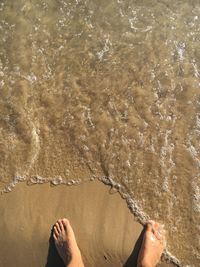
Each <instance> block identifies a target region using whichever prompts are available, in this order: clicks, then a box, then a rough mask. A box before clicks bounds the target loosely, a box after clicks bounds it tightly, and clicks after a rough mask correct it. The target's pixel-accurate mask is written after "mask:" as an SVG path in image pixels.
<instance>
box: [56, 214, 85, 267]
mask: <svg viewBox="0 0 200 267" xmlns="http://www.w3.org/2000/svg"><path fill="white" fill-rule="evenodd" d="M53 237H54V240H55V245H56V248H57V251H58V253H59V255H60V257H61V258H62V260H63V261H64V263H65V266H68V267H84V264H83V261H82V257H81V253H80V250H79V248H78V245H77V243H76V239H75V235H74V231H73V229H72V227H71V225H70V223H69V221H68V220H67V219H62V220H58V221H57V222H56V224H55V226H54V231H53Z"/></svg>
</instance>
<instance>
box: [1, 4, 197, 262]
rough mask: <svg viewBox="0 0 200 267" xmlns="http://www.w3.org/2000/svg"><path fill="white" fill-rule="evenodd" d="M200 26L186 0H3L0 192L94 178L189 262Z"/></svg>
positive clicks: (193, 258) (192, 255)
mask: <svg viewBox="0 0 200 267" xmlns="http://www.w3.org/2000/svg"><path fill="white" fill-rule="evenodd" d="M199 24H200V3H199V1H191V0H183V1H178V0H174V1H170V0H162V1H153V0H142V1H128V0H125V1H120V0H116V1H114V0H111V1H109V3H108V2H107V1H103V0H102V1H101V0H98V1H97V0H85V1H81V0H76V1H75V0H74V1H64V0H58V1H55V0H49V1H39V0H34V1H23V0H17V1H14V2H13V1H11V0H7V1H6V0H3V1H1V3H0V32H1V39H0V56H1V57H0V190H1V192H2V193H3V195H2V196H0V197H3V196H4V195H5V193H6V192H9V194H13V193H14V192H12V191H15V190H16V189H17V188H15V187H18V186H19V185H18V183H20V182H23V183H26V184H27V186H28V185H32V184H42V183H51V184H52V185H61V184H62V185H66V186H67V185H77V186H79V184H81V183H87V182H88V181H91V183H92V182H93V180H95V179H96V180H97V179H98V180H100V181H102V182H103V183H104V184H107V185H110V186H112V188H113V190H114V191H118V192H119V193H120V194H121V196H122V197H123V198H124V199H125V201H126V202H127V203H128V206H129V208H130V210H131V211H132V212H133V213H134V215H135V216H136V217H137V218H138V220H139V221H140V222H141V223H145V222H146V220H148V219H149V218H152V219H155V220H158V221H160V222H162V223H164V224H165V226H166V228H167V233H168V236H167V239H168V243H167V250H168V252H169V253H171V254H170V255H172V256H174V257H175V258H173V257H172V259H177V262H178V264H179V266H186V265H187V266H190V267H198V266H199V263H200V254H199V251H200V242H199V240H200V227H199V219H200V177H199V167H200V145H199V144H200V142H199V141H200V140H199V139H200V91H199V90H200V88H199V87H200V70H199V66H200V50H199V38H200V31H199ZM40 186H42V185H40ZM80 186H81V185H80ZM58 187H59V186H58ZM25 188H26V187H25ZM24 190H26V189H24ZM27 190H28V189H27ZM30 197H31V195H30ZM0 203H4V202H3V201H1V202H0ZM0 205H1V204H0ZM2 205H3V204H2ZM15 205H22V206H23V204H22V203H20V204H19V203H18V204H17V203H13V208H14V206H15ZM4 208H5V207H4ZM127 209H128V207H127ZM98 212H101V213H102V214H103V213H104V211H103V210H99V211H98ZM2 216H3V215H2ZM66 216H67V215H64V217H66ZM59 217H60V216H59ZM124 230H125V229H124Z"/></svg>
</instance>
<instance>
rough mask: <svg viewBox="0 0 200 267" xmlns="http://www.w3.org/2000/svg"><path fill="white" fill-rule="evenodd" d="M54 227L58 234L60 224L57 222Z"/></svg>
mask: <svg viewBox="0 0 200 267" xmlns="http://www.w3.org/2000/svg"><path fill="white" fill-rule="evenodd" d="M55 226H56V229H57V231H58V233H60V232H61V228H60V224H59V223H58V222H57V223H56V224H55Z"/></svg>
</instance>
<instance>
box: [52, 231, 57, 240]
mask: <svg viewBox="0 0 200 267" xmlns="http://www.w3.org/2000/svg"><path fill="white" fill-rule="evenodd" d="M53 238H54V240H57V239H58V238H57V235H56V233H55V232H54V233H53Z"/></svg>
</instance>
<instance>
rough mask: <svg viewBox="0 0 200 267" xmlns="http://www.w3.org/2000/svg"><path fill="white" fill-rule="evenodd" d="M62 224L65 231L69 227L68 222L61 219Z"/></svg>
mask: <svg viewBox="0 0 200 267" xmlns="http://www.w3.org/2000/svg"><path fill="white" fill-rule="evenodd" d="M62 223H63V226H64V229H65V230H67V228H68V226H69V224H70V223H69V220H68V219H66V218H64V219H62Z"/></svg>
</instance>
